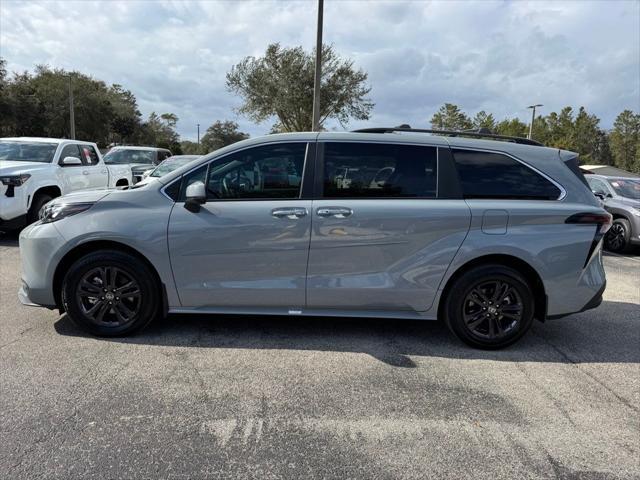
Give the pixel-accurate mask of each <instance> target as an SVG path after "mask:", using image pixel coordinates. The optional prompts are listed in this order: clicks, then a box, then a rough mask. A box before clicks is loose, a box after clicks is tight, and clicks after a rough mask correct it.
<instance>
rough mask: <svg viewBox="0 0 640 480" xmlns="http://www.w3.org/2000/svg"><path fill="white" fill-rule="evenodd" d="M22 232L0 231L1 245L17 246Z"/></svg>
mask: <svg viewBox="0 0 640 480" xmlns="http://www.w3.org/2000/svg"><path fill="white" fill-rule="evenodd" d="M19 234H20V232H17V231H11V232H0V247H17V246H18V235H19Z"/></svg>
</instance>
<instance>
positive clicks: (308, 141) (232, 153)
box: [160, 140, 316, 203]
mask: <svg viewBox="0 0 640 480" xmlns="http://www.w3.org/2000/svg"><path fill="white" fill-rule="evenodd" d="M312 142H313V143H316V140H286V141H285V140H277V141H275V142H264V143H257V144H254V145H248V146H246V147H242V148H238V149H237V150H232V151H230V152H227V153H224V154H222V155H219V156H214V157H211V158H208V159H205V160H203V162H202V163H200V164H198V165H196V166H195V167H193V168H192V169H191V170H188V171H186V172H184V173H183V174H182V175H180V176H179V177H177V178H175V179H174V180H173V181H171V182H169V183H167V184H166V185H165V186H164V187H162V188H161V189H160V192H161V193H162V194H163V195H164V196H165V197H167V198H168V199H169V200H171V201H172V202H173V203H178V201H177V200H174V199H173V198H171V197H170V196H169V195H167V192H165V190H166V189H167V188H169V186H171V185H173V184H174V183H176V182H178V181H182V178H183V177H184V176H185V175H189V174H190V173H191V172H193V171H194V170H197V169H198V168H201V167H202V166H204V165H206V166H207V174H208V173H209V166H210V164H211V162H214V161H216V160H220V159H221V158H224V157H227V156H229V155H234V154H236V153H238V152H242V151H244V150H249V149H250V148H259V147H266V146H269V145H278V144H283V143H306V144H307V148H306V149H305V151H304V165H303V166H302V174H303V176H302V177H301V180H300V192H299V193H298V197H297V198H256V199H249V200H254V201H260V200H263V201H264V200H268V201H277V200H290V201H294V200H300V199H301V198H302V183H303V180H304V170H305V168H307V155H308V153H309V143H312ZM222 201H243V200H238V199H233V198H230V199H226V200H224V199H222ZM244 201H247V200H244Z"/></svg>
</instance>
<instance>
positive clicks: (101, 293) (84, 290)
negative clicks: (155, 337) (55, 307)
mask: <svg viewBox="0 0 640 480" xmlns="http://www.w3.org/2000/svg"><path fill="white" fill-rule="evenodd" d="M141 295H142V293H141V291H140V286H139V285H138V282H137V281H136V280H135V279H133V278H131V276H129V274H127V272H125V271H123V270H120V269H119V268H117V267H112V266H104V267H97V268H95V269H93V270H90V271H89V272H88V273H87V274H85V275H84V276H83V277H82V279H81V280H80V283H79V284H78V286H77V288H76V302H78V304H79V305H80V308H81V309H82V313H83V314H84V315H85V316H86V317H87V318H89V319H90V320H91V321H92V322H94V323H95V324H96V325H101V326H123V325H125V324H127V323H129V322H132V321H133V320H134V319H135V316H136V315H137V313H138V312H139V311H140V304H141V303H142V297H141Z"/></svg>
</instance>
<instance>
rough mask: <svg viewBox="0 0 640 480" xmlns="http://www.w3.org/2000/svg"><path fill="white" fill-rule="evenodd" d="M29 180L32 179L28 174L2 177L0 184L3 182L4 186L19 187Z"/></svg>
mask: <svg viewBox="0 0 640 480" xmlns="http://www.w3.org/2000/svg"><path fill="white" fill-rule="evenodd" d="M29 178H31V175H29V174H28V173H23V174H22V175H4V176H2V177H0V182H2V184H3V185H7V186H14V187H19V186H20V185H22V184H23V183H24V182H26V181H27V180H29Z"/></svg>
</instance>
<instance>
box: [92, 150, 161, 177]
mask: <svg viewBox="0 0 640 480" xmlns="http://www.w3.org/2000/svg"><path fill="white" fill-rule="evenodd" d="M171 155H172V154H171V150H167V149H166V148H156V147H129V146H118V147H113V148H112V149H111V150H109V152H108V153H107V154H106V155H105V156H104V161H105V163H106V164H107V165H128V166H129V167H130V168H131V174H132V176H133V183H134V184H135V183H138V182H139V181H140V180H142V176H143V175H144V173H145V172H146V171H148V170H153V169H154V168H155V167H156V166H157V165H159V164H160V163H161V162H162V161H163V160H165V159H167V158H169V157H170V156H171Z"/></svg>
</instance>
